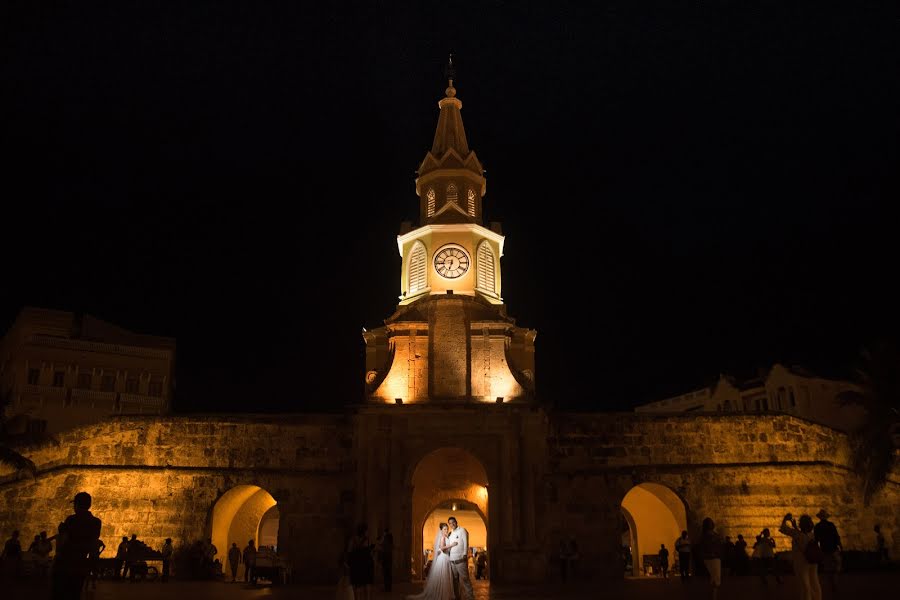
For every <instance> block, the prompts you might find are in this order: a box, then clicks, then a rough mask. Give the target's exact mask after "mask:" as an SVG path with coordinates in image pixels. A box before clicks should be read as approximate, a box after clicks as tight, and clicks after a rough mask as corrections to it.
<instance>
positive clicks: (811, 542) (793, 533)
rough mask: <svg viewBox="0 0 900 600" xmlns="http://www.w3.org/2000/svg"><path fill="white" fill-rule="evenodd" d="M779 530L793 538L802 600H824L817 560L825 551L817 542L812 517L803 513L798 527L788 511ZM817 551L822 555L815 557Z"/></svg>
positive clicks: (792, 549)
mask: <svg viewBox="0 0 900 600" xmlns="http://www.w3.org/2000/svg"><path fill="white" fill-rule="evenodd" d="M778 531H780V532H781V533H783V534H784V535H786V536H788V537H789V538H791V551H792V552H791V553H792V558H793V562H794V574H795V575H796V576H797V579H798V580H799V581H800V600H822V588H821V587H820V586H819V575H818V564H817V562H816V561H817V560H818V559H821V558H822V556H821V555H822V554H823V553H822V551H821V549H820V548H819V546H818V545H817V544H816V537H815V533H814V532H813V521H812V517H810V516H809V515H802V516H801V517H800V526H799V527H797V523H796V521H794V517H793V516H792V515H791V513H788V514H786V515H785V516H784V519H782V521H781V527H779V528H778ZM816 553H818V554H819V555H820V556H818V557H815V556H814V555H815V554H816Z"/></svg>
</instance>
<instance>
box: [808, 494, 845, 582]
mask: <svg viewBox="0 0 900 600" xmlns="http://www.w3.org/2000/svg"><path fill="white" fill-rule="evenodd" d="M816 517H818V518H819V522H818V523H816V526H815V527H814V528H813V535H814V536H815V538H816V542H818V544H819V548H821V550H822V553H823V554H824V555H825V557H824V559H823V560H822V572H823V573H824V575H825V579H826V580H827V581H828V583H829V587H831V591H832V593H834V592H836V591H837V576H838V573H840V572H841V551H842V550H843V547H842V545H841V536H840V535H838V530H837V527H835V525H834V523H832V522H831V521H829V520H828V519H829V517H831V515H830V514H828V511H827V510H825V509H824V508H823V509H821V510H820V511H819V512H817V513H816Z"/></svg>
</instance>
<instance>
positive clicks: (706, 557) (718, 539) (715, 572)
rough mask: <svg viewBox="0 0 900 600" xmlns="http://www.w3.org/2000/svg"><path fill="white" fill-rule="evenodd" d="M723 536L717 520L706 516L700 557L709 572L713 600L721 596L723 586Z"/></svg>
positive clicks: (701, 538) (700, 545)
mask: <svg viewBox="0 0 900 600" xmlns="http://www.w3.org/2000/svg"><path fill="white" fill-rule="evenodd" d="M722 544H723V542H722V536H720V535H719V533H718V532H717V531H716V524H715V522H714V521H713V520H712V519H711V518H709V517H706V518H705V519H703V532H702V534H701V536H700V544H699V550H700V558H701V559H703V564H704V565H705V566H706V570H707V571H708V572H709V584H710V586H711V588H712V600H716V599H717V598H718V596H719V588H720V587H721V586H722Z"/></svg>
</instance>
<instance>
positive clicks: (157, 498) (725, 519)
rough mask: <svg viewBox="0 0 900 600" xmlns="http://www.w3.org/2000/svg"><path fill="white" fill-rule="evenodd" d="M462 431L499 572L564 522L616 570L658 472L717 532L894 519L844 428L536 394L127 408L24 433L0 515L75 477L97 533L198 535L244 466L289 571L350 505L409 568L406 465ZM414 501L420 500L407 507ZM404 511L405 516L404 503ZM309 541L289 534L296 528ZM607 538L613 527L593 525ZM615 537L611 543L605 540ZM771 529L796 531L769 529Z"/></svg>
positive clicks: (63, 488) (509, 571)
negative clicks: (295, 412)
mask: <svg viewBox="0 0 900 600" xmlns="http://www.w3.org/2000/svg"><path fill="white" fill-rule="evenodd" d="M448 447H451V448H452V447H459V448H463V449H465V450H466V451H467V452H469V453H471V454H472V455H473V456H474V457H475V459H477V461H479V462H480V463H481V464H482V465H483V467H484V473H485V475H486V477H487V479H488V482H489V490H490V506H489V511H488V514H487V515H486V517H487V519H486V522H487V524H488V536H489V541H490V545H491V547H492V550H493V551H492V553H491V554H492V558H491V560H492V564H491V568H492V573H494V574H495V575H496V578H497V579H500V580H502V579H516V580H529V579H532V580H533V579H542V578H545V577H549V576H552V573H551V572H549V571H548V565H549V564H552V561H550V560H549V559H550V558H551V557H552V556H553V555H554V553H555V551H556V548H557V547H558V543H559V540H560V537H561V536H564V535H571V534H574V535H576V536H577V538H578V539H579V541H580V542H581V543H580V546H581V553H582V556H583V560H584V561H586V562H588V563H590V564H595V565H604V566H605V569H600V570H595V571H593V574H596V575H601V574H606V575H614V574H619V573H621V570H620V569H619V567H618V566H617V563H616V558H615V557H616V556H617V544H618V538H619V535H620V533H621V527H622V521H621V519H622V514H621V511H620V508H619V505H620V503H621V501H622V498H623V497H624V496H625V494H626V493H627V492H628V491H629V490H630V489H631V488H632V487H633V486H634V485H636V484H638V483H643V482H654V483H659V484H663V485H665V486H667V487H669V488H670V489H672V490H673V491H674V492H675V493H676V494H678V496H679V497H680V498H681V499H682V500H683V501H684V503H685V505H686V509H687V516H688V527H689V529H691V530H692V533H693V534H695V535H696V534H697V533H698V531H699V524H700V521H702V519H703V517H705V516H707V515H708V516H712V517H713V518H714V519H715V520H716V522H717V523H718V525H719V527H720V529H721V531H722V532H723V533H724V534H728V535H732V536H736V535H737V533H743V534H744V536H745V537H747V536H750V538H749V539H752V537H753V536H754V535H755V534H756V533H758V532H759V530H761V529H762V528H763V527H769V528H770V529H772V530H773V531H774V530H775V529H776V528H777V525H778V523H779V520H780V518H781V516H783V514H784V513H785V512H787V511H791V512H794V513H795V514H802V513H809V514H814V513H815V512H816V511H817V510H818V509H819V508H821V507H826V508H828V509H829V511H830V512H831V513H832V514H833V515H834V517H833V520H834V521H835V523H836V524H837V525H838V527H839V529H840V531H841V534H842V536H843V539H844V542H845V547H846V548H848V549H867V548H869V547H871V545H872V541H873V540H872V534H871V531H872V526H873V525H874V524H875V523H876V522H878V523H881V524H882V527H883V528H884V529H885V530H886V531H887V532H888V535H889V538H888V540H889V543H892V553H893V554H896V553H897V551H898V550H900V547H898V540H900V536H898V535H895V534H894V532H898V531H900V509H898V506H900V484H898V477H896V475H895V476H894V477H893V478H892V481H891V482H889V484H888V486H887V487H886V489H885V490H884V491H883V492H882V493H880V494H879V495H878V496H877V497H876V498H875V499H874V501H873V502H872V504H871V506H869V507H863V505H862V502H861V499H860V494H859V482H858V481H857V478H856V476H855V475H854V474H853V473H851V472H850V470H849V469H848V468H847V461H848V445H847V440H846V438H845V436H844V435H843V434H841V433H838V432H836V431H833V430H830V429H828V428H825V427H822V426H819V425H815V424H812V423H808V422H805V421H802V420H799V419H797V418H794V417H790V416H785V415H765V416H748V415H722V416H718V415H715V416H713V415H710V416H668V417H659V416H639V415H635V414H571V413H553V414H548V413H546V412H545V411H544V410H542V409H540V408H537V407H530V406H522V405H519V406H514V405H497V406H485V405H457V406H443V407H434V406H431V407H428V406H402V407H395V406H378V407H367V408H362V409H359V410H357V411H355V412H353V413H352V414H347V415H303V416H287V415H279V416H267V417H240V416H225V415H223V416H215V417H194V416H190V417H188V416H186V417H170V418H158V417H147V418H140V417H135V418H124V417H123V418H120V419H116V420H112V421H109V422H106V423H103V424H100V425H94V426H88V427H84V428H81V429H78V430H74V431H71V432H68V433H65V434H63V435H62V436H61V439H60V445H59V446H48V447H43V448H39V449H33V450H29V451H28V454H29V456H31V457H32V459H33V460H34V461H35V463H36V464H37V465H38V475H37V477H36V478H35V479H34V480H20V481H15V480H12V479H11V477H10V476H9V475H8V474H6V475H5V477H0V532H8V531H10V530H11V529H14V528H18V529H20V530H21V531H22V532H23V535H24V536H26V539H27V537H28V536H30V535H34V533H37V532H38V531H40V530H47V531H48V532H53V531H55V529H56V524H57V523H58V522H59V521H61V520H62V519H63V518H64V517H65V515H67V514H69V512H70V506H71V505H70V503H71V498H72V497H73V495H74V494H75V493H76V492H77V491H80V490H87V491H89V492H91V493H92V494H93V496H94V498H95V513H96V514H97V515H98V516H100V517H101V519H103V522H104V527H103V532H102V535H103V538H104V540H105V541H106V542H107V544H111V543H115V540H117V539H118V537H119V536H121V535H130V534H131V533H137V534H138V535H139V536H140V537H141V538H142V539H144V540H145V541H147V542H148V543H149V544H150V545H152V546H154V547H159V545H160V544H161V542H162V540H163V539H164V538H165V537H172V538H173V539H175V541H176V543H183V542H185V541H191V540H194V539H198V538H200V537H206V536H207V535H209V530H210V522H211V512H212V508H213V505H214V504H215V502H216V500H217V499H218V498H219V497H221V496H222V494H224V493H225V492H227V491H228V490H229V489H231V488H233V487H234V486H236V485H242V484H254V485H258V486H260V487H262V488H264V489H266V490H267V491H269V493H271V494H272V495H273V496H274V498H275V499H276V501H277V502H278V506H279V513H280V515H281V523H280V528H279V550H280V551H281V552H283V553H284V554H285V556H287V557H288V559H289V560H290V562H291V563H292V565H293V567H294V574H295V576H296V577H297V578H298V579H300V580H309V581H323V582H330V581H333V580H334V578H335V577H336V565H337V557H338V556H339V554H340V552H341V549H342V547H343V543H344V540H345V539H346V535H347V534H348V532H349V531H350V530H351V528H352V526H353V525H354V523H356V522H357V521H360V520H366V521H367V522H369V523H370V526H371V527H372V528H373V529H375V528H378V527H383V526H385V525H388V526H390V527H391V528H392V529H393V531H394V532H395V541H396V546H397V553H398V554H397V556H395V565H396V567H395V568H396V569H397V573H396V576H397V577H398V578H399V579H403V578H408V577H409V571H408V569H404V565H409V564H410V559H411V556H412V555H411V552H413V550H412V549H413V547H414V543H415V542H414V540H415V539H416V536H418V538H420V537H421V532H418V533H416V531H415V529H416V525H415V523H414V521H415V519H417V518H419V516H420V515H418V514H416V515H414V512H416V511H419V512H420V511H421V506H425V505H424V504H422V503H421V502H414V499H413V494H414V493H415V490H414V489H413V488H412V484H411V478H412V473H413V471H414V470H415V468H416V466H417V464H419V462H420V461H421V460H422V459H423V457H425V456H427V455H429V453H432V452H434V451H436V450H439V449H441V448H448ZM416 506H418V507H420V508H415V507H416ZM414 517H415V518H414ZM311 538H312V539H315V540H316V544H315V545H310V544H295V543H293V541H294V540H298V539H304V540H309V539H311ZM604 540H606V541H604ZM607 544H608V545H607ZM779 547H781V548H787V547H789V544H788V543H787V541H786V540H784V539H779Z"/></svg>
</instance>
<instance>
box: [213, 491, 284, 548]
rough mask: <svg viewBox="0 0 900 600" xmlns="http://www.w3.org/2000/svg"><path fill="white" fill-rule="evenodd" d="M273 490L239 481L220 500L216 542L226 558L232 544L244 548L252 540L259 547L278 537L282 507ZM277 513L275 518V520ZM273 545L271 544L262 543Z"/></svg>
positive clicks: (216, 508)
mask: <svg viewBox="0 0 900 600" xmlns="http://www.w3.org/2000/svg"><path fill="white" fill-rule="evenodd" d="M276 505H277V502H276V501H275V498H273V497H272V494H270V493H269V492H267V491H266V490H265V489H263V488H261V487H259V486H258V485H236V486H234V487H233V488H231V489H230V490H228V491H227V492H225V493H224V494H222V496H221V497H220V498H219V499H218V500H217V501H216V503H215V505H214V506H213V511H212V532H211V537H212V542H213V544H214V545H215V547H216V548H217V549H218V550H219V560H222V561H223V562H224V557H225V556H226V555H227V553H228V548H230V547H231V544H232V543H233V542H234V543H237V545H238V548H241V549H243V547H244V546H245V545H246V544H247V541H248V540H253V541H254V543H255V544H256V546H257V547H259V546H260V545H261V544H262V540H261V534H262V537H263V538H264V539H266V540H271V539H273V538H274V539H275V540H276V544H277V539H278V509H277V508H276ZM273 517H274V522H273ZM262 545H270V544H262Z"/></svg>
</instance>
